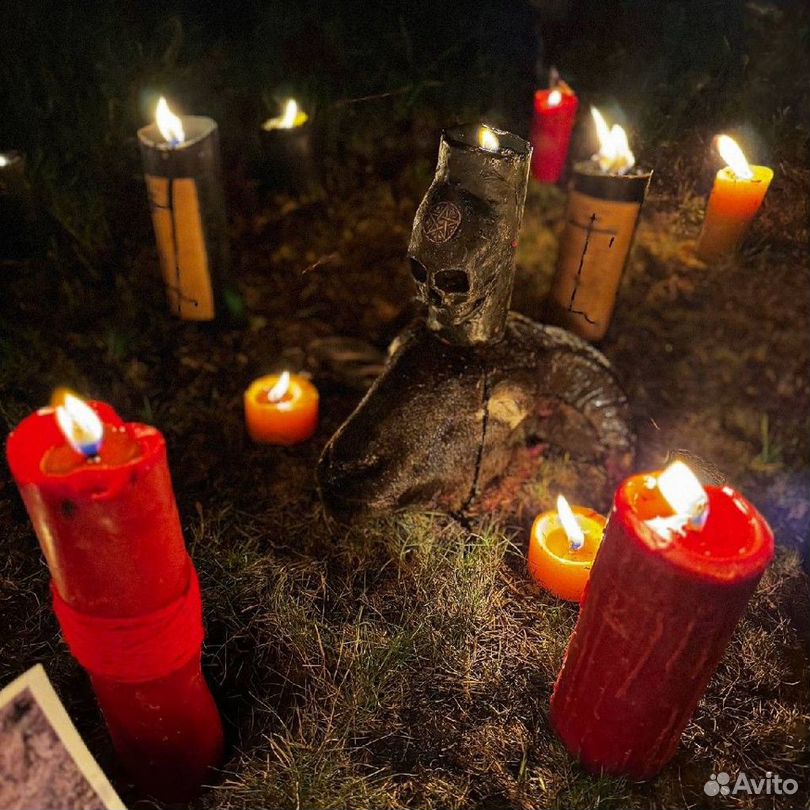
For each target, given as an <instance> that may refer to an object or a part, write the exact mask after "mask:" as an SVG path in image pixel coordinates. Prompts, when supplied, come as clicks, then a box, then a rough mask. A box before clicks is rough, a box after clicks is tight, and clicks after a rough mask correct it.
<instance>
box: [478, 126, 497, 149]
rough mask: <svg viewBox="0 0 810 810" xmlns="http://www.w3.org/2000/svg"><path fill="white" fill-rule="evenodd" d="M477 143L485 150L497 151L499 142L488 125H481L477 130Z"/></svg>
mask: <svg viewBox="0 0 810 810" xmlns="http://www.w3.org/2000/svg"><path fill="white" fill-rule="evenodd" d="M478 145H479V146H480V147H481V148H482V149H486V151H487V152H497V151H498V149H499V148H500V145H501V142H500V141H499V140H498V136H497V135H496V134H495V133H494V132H493V131H492V130H491V129H490V128H489V127H487V126H482V127H480V128H479V130H478Z"/></svg>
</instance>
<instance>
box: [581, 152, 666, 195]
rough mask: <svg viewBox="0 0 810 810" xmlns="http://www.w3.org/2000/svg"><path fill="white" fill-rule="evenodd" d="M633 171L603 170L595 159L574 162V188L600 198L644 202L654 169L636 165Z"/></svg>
mask: <svg viewBox="0 0 810 810" xmlns="http://www.w3.org/2000/svg"><path fill="white" fill-rule="evenodd" d="M630 172H631V173H628V174H619V173H618V172H603V171H602V170H601V169H600V168H599V164H597V163H596V162H595V161H593V160H583V161H580V162H579V163H576V164H574V171H573V188H574V190H575V191H579V192H580V193H582V194H588V195H589V196H591V197H596V198H597V199H600V200H612V201H615V202H637V203H642V202H644V198H645V197H646V196H647V189H648V187H649V185H650V178H651V177H652V169H650V170H649V171H648V170H645V169H640V168H638V167H634V168H633V169H631V170H630Z"/></svg>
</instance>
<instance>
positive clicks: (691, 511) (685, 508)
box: [645, 461, 709, 541]
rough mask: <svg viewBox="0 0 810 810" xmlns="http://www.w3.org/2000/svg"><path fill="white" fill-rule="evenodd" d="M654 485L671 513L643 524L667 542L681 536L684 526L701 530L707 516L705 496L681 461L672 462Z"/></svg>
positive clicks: (701, 487) (707, 500) (684, 530)
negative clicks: (671, 510)
mask: <svg viewBox="0 0 810 810" xmlns="http://www.w3.org/2000/svg"><path fill="white" fill-rule="evenodd" d="M657 485H658V491H659V492H660V493H661V495H663V497H664V500H665V501H666V502H667V503H668V504H669V505H670V506H671V507H672V509H673V510H674V511H675V514H674V515H671V516H669V517H658V518H652V519H651V520H647V521H645V523H646V524H647V525H648V526H649V527H650V528H651V529H652V530H653V531H654V532H655V533H656V534H658V535H660V536H661V537H663V538H664V539H665V540H668V541H671V540H672V539H673V536H674V535H676V534H678V535H681V536H683V535H684V534H685V532H686V529H687V528H690V529H693V530H694V531H698V532H699V531H701V530H702V529H703V527H704V526H705V525H706V520H707V519H708V517H709V497H708V495H707V494H706V490H705V489H703V486H702V485H701V483H700V481H699V480H698V479H697V476H695V474H694V473H693V472H692V471H691V470H690V469H689V467H687V466H686V464H684V463H683V462H682V461H673V462H672V464H670V465H669V467H667V468H666V469H665V470H664V471H663V472H662V473H661V474H660V475H659V476H658V481H657Z"/></svg>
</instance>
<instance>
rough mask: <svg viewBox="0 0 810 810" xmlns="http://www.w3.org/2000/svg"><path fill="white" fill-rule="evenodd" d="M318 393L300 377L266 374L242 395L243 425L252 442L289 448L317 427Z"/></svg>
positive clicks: (295, 375) (288, 374) (304, 378)
mask: <svg viewBox="0 0 810 810" xmlns="http://www.w3.org/2000/svg"><path fill="white" fill-rule="evenodd" d="M318 399H319V397H318V389H317V388H315V386H314V385H313V384H312V383H311V382H310V381H309V380H308V379H307V378H306V377H303V376H302V375H300V374H290V373H289V372H288V371H285V372H283V373H282V374H268V375H266V376H264V377H259V378H258V379H257V380H254V381H253V382H252V383H251V384H250V386H249V387H248V389H247V390H246V391H245V396H244V404H245V424H246V425H247V429H248V433H249V434H250V437H251V438H252V439H253V441H255V442H259V443H261V444H279V445H292V444H298V443H299V442H303V441H306V440H307V439H308V438H309V437H310V436H312V434H313V433H314V432H315V429H316V428H317V427H318Z"/></svg>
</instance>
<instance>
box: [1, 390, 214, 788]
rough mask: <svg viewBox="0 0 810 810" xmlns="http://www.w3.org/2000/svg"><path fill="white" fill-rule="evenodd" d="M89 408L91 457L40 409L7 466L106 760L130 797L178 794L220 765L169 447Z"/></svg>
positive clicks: (14, 444)
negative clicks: (105, 731) (91, 695)
mask: <svg viewBox="0 0 810 810" xmlns="http://www.w3.org/2000/svg"><path fill="white" fill-rule="evenodd" d="M88 404H89V405H90V407H91V408H92V409H93V411H94V412H95V413H96V414H97V415H98V417H99V418H100V419H101V422H102V423H103V426H104V439H103V443H102V445H101V452H100V454H99V455H98V456H96V457H95V458H85V457H84V456H82V454H81V453H79V452H77V451H75V450H73V449H72V447H71V446H70V445H69V444H68V443H67V441H66V439H65V436H64V435H63V433H62V431H61V430H60V428H59V426H58V424H57V420H56V418H55V415H54V410H53V409H43V410H41V411H39V412H37V413H35V414H32V415H31V416H29V417H28V418H26V419H25V420H23V422H22V423H21V424H20V425H19V426H18V428H17V429H16V430H15V431H14V432H13V433H12V434H11V435H10V436H9V439H8V445H7V455H8V462H9V466H10V467H11V471H12V474H13V475H14V478H15V480H16V482H17V486H18V487H19V490H20V494H21V496H22V499H23V501H24V503H25V506H26V508H27V510H28V514H29V515H30V517H31V521H32V522H33V524H34V529H35V531H36V534H37V537H38V538H39V541H40V545H41V547H42V551H43V553H44V555H45V558H46V560H47V563H48V567H49V568H50V571H51V576H52V577H53V581H52V591H53V599H54V608H55V610H56V613H57V617H58V618H59V621H60V624H61V626H62V629H63V634H64V636H65V639H66V641H67V642H68V645H69V646H70V648H71V651H72V652H73V654H74V655H75V656H76V657H77V659H78V660H79V662H80V663H81V664H82V665H83V666H84V667H85V668H86V669H87V670H88V672H89V675H90V678H91V681H92V684H93V688H94V690H95V693H96V696H97V698H98V701H99V704H100V705H101V709H102V711H103V713H104V717H105V720H106V722H107V725H108V727H109V730H110V734H111V737H112V740H113V744H114V746H115V748H116V751H117V753H118V754H119V756H120V758H121V760H122V762H123V764H124V765H125V767H126V768H127V770H128V771H129V773H130V775H131V776H132V778H133V779H134V780H135V782H136V783H137V784H138V786H139V787H140V788H141V789H143V790H145V791H146V792H148V793H151V794H153V795H155V796H157V797H158V798H161V799H163V800H166V801H177V800H187V799H189V798H191V797H192V796H193V795H194V794H195V793H196V792H198V790H199V787H200V785H201V784H202V783H203V782H204V781H205V780H206V779H207V778H208V775H209V774H208V771H209V768H210V767H212V766H215V765H217V764H218V763H219V761H220V759H221V755H222V747H223V740H222V725H221V722H220V717H219V712H218V711H217V708H216V705H215V704H214V700H213V698H212V696H211V693H210V691H209V689H208V686H207V684H206V682H205V679H204V678H203V675H202V671H201V667H200V650H201V644H202V623H201V603H200V601H199V589H198V586H197V576H196V572H195V571H194V566H193V565H192V564H191V560H190V558H189V556H188V554H187V552H186V548H185V544H184V542H183V535H182V531H181V527H180V520H179V516H178V513H177V506H176V503H175V499H174V493H173V491H172V483H171V478H170V475H169V468H168V463H167V457H166V444H165V441H164V439H163V436H162V435H161V434H160V433H159V432H158V431H157V430H155V428H152V427H149V426H147V425H141V424H135V423H124V422H123V421H122V420H121V418H120V417H119V416H118V414H116V413H115V411H114V410H113V409H112V408H111V407H110V406H109V405H106V404H103V403H88ZM91 452H92V451H91Z"/></svg>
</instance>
